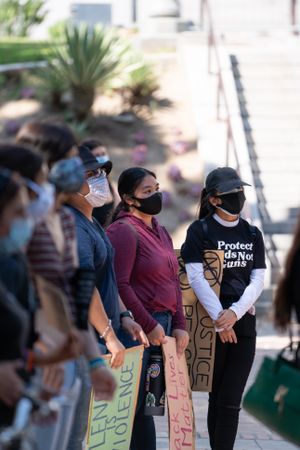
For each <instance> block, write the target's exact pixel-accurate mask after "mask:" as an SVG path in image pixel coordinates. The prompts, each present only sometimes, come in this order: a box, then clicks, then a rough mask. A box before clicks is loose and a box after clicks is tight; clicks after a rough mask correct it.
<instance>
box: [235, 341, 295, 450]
mask: <svg viewBox="0 0 300 450" xmlns="http://www.w3.org/2000/svg"><path fill="white" fill-rule="evenodd" d="M243 406H244V408H245V410H246V411H248V412H249V413H250V414H251V415H253V416H254V417H256V418H257V419H258V420H260V421H261V422H263V423H264V424H265V425H267V426H268V427H270V428H272V429H273V430H274V431H276V432H277V433H278V434H280V435H281V436H283V437H284V438H285V439H287V440H289V441H291V442H294V443H295V444H297V445H299V446H300V343H291V344H290V345H289V346H288V347H286V348H284V349H283V350H282V351H281V352H280V353H279V355H278V356H277V358H276V359H272V358H269V357H265V358H264V360H263V363H262V365H261V367H260V369H259V371H258V374H257V376H256V379H255V382H254V384H253V385H252V386H251V387H250V389H249V390H248V392H247V393H246V395H245V397H244V402H243Z"/></svg>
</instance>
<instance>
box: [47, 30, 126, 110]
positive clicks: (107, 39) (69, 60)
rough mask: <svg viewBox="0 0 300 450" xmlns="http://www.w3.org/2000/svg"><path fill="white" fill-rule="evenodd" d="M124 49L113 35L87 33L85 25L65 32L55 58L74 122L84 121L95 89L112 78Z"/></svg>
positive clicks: (94, 32) (102, 31)
mask: <svg viewBox="0 0 300 450" xmlns="http://www.w3.org/2000/svg"><path fill="white" fill-rule="evenodd" d="M127 47H128V46H127V44H125V43H124V41H121V39H120V38H119V37H117V36H116V34H115V33H114V32H113V31H111V30H107V29H106V28H104V27H100V26H97V27H95V28H93V29H91V30H90V29H89V28H88V27H87V26H86V25H79V26H71V27H70V26H69V27H67V28H66V30H65V46H64V47H63V48H61V47H60V48H57V51H56V54H57V59H58V63H59V66H60V70H61V73H62V75H63V77H64V78H65V80H66V82H67V83H68V85H69V88H70V91H71V94H72V104H73V111H74V113H75V115H76V117H77V118H78V119H85V118H86V117H87V115H88V114H89V112H90V110H91V108H92V105H93V102H94V97H95V92H96V88H97V87H99V86H103V85H104V83H106V82H107V80H108V79H109V78H111V77H112V76H113V75H114V73H115V71H116V69H117V67H118V65H119V62H120V60H121V57H122V55H123V53H124V52H126V51H127Z"/></svg>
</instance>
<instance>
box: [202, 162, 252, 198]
mask: <svg viewBox="0 0 300 450" xmlns="http://www.w3.org/2000/svg"><path fill="white" fill-rule="evenodd" d="M242 186H251V184H248V183H246V182H245V181H242V180H241V178H240V177H239V175H238V173H237V172H236V171H235V170H234V169H232V167H218V168H217V169H214V170H212V171H211V172H210V173H209V174H208V175H207V177H206V180H205V188H206V190H207V193H208V194H213V193H215V192H217V193H219V194H221V193H226V192H230V191H233V190H234V189H237V188H241V187H242Z"/></svg>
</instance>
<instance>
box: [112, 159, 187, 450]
mask: <svg viewBox="0 0 300 450" xmlns="http://www.w3.org/2000/svg"><path fill="white" fill-rule="evenodd" d="M118 191H119V195H120V198H121V202H120V204H119V205H118V207H117V209H116V212H115V215H114V222H113V223H112V224H111V225H110V226H109V228H108V230H107V233H108V236H109V238H110V241H111V243H112V245H113V247H114V249H115V270H116V276H117V282H118V288H119V294H120V297H121V299H122V301H123V302H124V304H125V305H126V307H127V308H128V311H126V312H125V313H123V314H132V315H133V317H134V318H135V320H136V321H137V322H138V323H139V324H140V325H141V327H142V328H143V330H144V331H145V333H146V334H147V337H148V339H149V342H150V344H151V345H150V347H149V348H146V349H145V351H144V357H143V367H142V373H141V383H140V392H139V397H138V402H137V409H136V416H135V421H134V426H133V433H132V441H131V446H130V448H131V450H141V448H142V449H143V450H155V449H156V436H155V427H154V421H153V417H152V416H146V415H144V403H145V398H144V397H145V381H146V369H147V365H148V363H149V358H150V355H151V353H152V354H153V353H154V352H155V353H157V346H160V345H161V344H163V343H164V342H165V340H166V339H165V336H166V335H169V336H174V337H175V338H176V344H177V353H178V355H179V356H180V355H182V354H183V352H184V350H185V348H186V346H187V344H188V341H189V338H188V334H187V332H186V331H185V318H184V315H183V308H182V300H181V291H180V286H179V279H178V275H177V273H178V263H177V258H176V256H175V253H174V250H173V245H172V240H171V238H170V236H169V234H168V232H167V231H166V229H165V228H164V227H162V226H161V225H159V223H158V221H157V220H156V219H155V218H154V217H153V216H155V215H156V214H158V213H159V212H160V211H161V208H162V194H161V192H159V184H158V182H157V180H156V176H155V174H154V173H153V172H150V171H149V170H147V169H143V168H141V167H132V168H130V169H127V170H125V171H124V172H123V173H122V174H121V175H120V178H119V181H118Z"/></svg>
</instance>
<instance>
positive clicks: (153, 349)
mask: <svg viewBox="0 0 300 450" xmlns="http://www.w3.org/2000/svg"><path fill="white" fill-rule="evenodd" d="M153 317H154V319H155V320H157V322H158V323H160V325H161V326H162V327H163V328H164V330H165V333H166V336H170V334H171V328H172V315H171V313H169V312H157V313H154V314H153ZM123 342H124V345H125V346H126V347H127V348H128V347H134V346H136V345H139V344H138V343H137V342H136V341H133V340H132V339H131V338H130V337H129V336H128V338H127V341H126V342H125V337H123ZM160 352H161V348H160V347H157V346H154V345H150V347H148V348H145V350H144V355H143V361H142V370H141V378H140V387H139V393H138V399H137V405H136V412H135V419H134V423H133V430H132V437H131V445H130V449H131V450H141V449H143V450H156V433H155V425H154V420H153V417H152V416H145V415H144V407H145V397H146V394H145V393H146V389H145V385H146V374H147V367H148V365H149V359H150V355H151V354H157V353H160Z"/></svg>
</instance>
